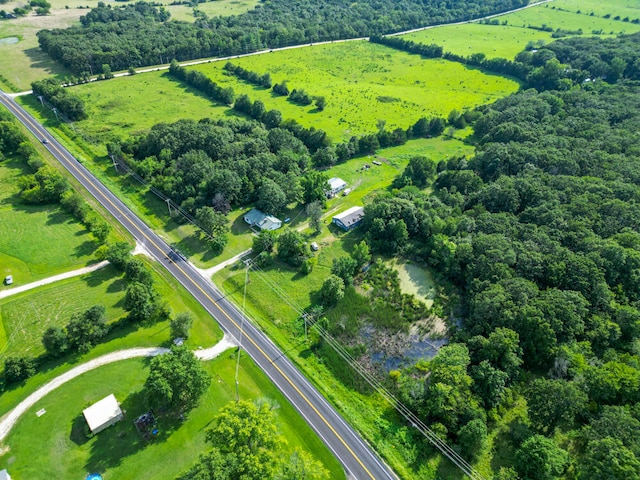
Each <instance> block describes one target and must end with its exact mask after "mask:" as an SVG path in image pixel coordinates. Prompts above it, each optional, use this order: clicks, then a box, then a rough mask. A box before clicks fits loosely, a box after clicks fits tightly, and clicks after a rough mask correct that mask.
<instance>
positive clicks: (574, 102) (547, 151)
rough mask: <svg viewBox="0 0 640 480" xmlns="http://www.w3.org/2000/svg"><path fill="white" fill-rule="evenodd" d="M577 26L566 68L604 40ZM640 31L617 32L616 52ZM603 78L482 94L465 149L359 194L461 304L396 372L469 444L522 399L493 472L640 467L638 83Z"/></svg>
mask: <svg viewBox="0 0 640 480" xmlns="http://www.w3.org/2000/svg"><path fill="white" fill-rule="evenodd" d="M565 42H566V41H563V42H562V43H561V44H560V45H558V44H557V43H556V44H552V45H550V46H549V48H547V51H549V52H555V51H564V50H563V49H565V48H566V46H565ZM568 42H569V45H580V46H581V48H582V50H583V51H582V52H580V53H578V52H577V51H574V52H572V53H571V54H570V55H569V54H567V56H566V57H563V61H567V62H569V63H567V64H566V68H564V67H563V72H564V73H563V74H562V75H561V76H563V78H567V79H568V80H570V78H569V76H570V75H571V74H570V72H571V71H572V70H577V69H583V68H584V66H583V64H582V63H581V62H582V61H583V59H584V58H595V56H596V55H599V53H598V52H602V54H603V55H604V50H602V51H601V50H600V49H601V48H602V40H601V39H591V40H588V39H573V40H570V41H568ZM633 42H635V45H636V48H635V49H632V48H631V47H630V45H632V44H634V43H633ZM638 43H640V36H637V35H635V36H628V37H621V38H619V39H617V40H616V39H610V40H609V39H608V40H607V42H605V44H607V45H608V47H610V49H611V54H610V55H609V58H608V59H607V60H606V62H605V63H607V65H608V66H609V68H611V66H612V64H613V65H615V63H616V62H614V61H613V58H616V57H618V58H622V56H624V53H623V52H625V51H627V50H629V54H630V57H629V59H631V58H633V55H634V54H635V52H637V51H638V48H637V46H638ZM592 44H593V46H594V52H590V51H589V47H590V46H591V45H592ZM576 50H577V49H576ZM530 54H531V57H532V58H536V55H538V54H539V55H541V56H540V57H538V59H537V60H536V62H538V63H537V65H538V66H534V69H533V70H532V72H533V71H535V69H536V68H542V69H543V70H544V69H545V68H547V71H548V72H550V73H551V74H552V75H553V74H554V73H555V70H554V69H549V68H548V66H547V65H548V62H549V61H552V62H553V61H554V60H555V61H558V60H557V59H556V58H555V56H554V57H553V58H551V57H549V56H548V55H549V54H548V53H542V54H540V51H538V52H530ZM572 55H573V56H575V58H576V59H577V60H576V62H577V63H576V65H573V64H572V63H571V61H572V58H573V57H572ZM545 56H546V59H545ZM629 59H627V60H626V61H627V62H629ZM603 61H604V60H603ZM532 62H533V60H532ZM627 65H629V63H627ZM624 71H625V72H626V71H627V70H626V68H625V70H624ZM565 74H566V75H567V77H564V75H565ZM625 75H626V73H625ZM540 78H541V79H542V80H544V79H545V75H544V73H542V75H541V76H540ZM605 78H606V80H607V81H608V82H611V81H612V78H610V77H608V76H605ZM552 79H553V77H552ZM608 82H605V81H601V80H596V81H592V82H586V83H585V82H576V83H574V82H573V81H572V82H571V85H572V88H566V89H564V88H565V87H564V84H563V83H558V84H555V85H557V86H560V87H561V89H553V88H550V87H552V85H554V83H553V82H550V83H548V84H546V87H548V88H546V89H545V88H542V89H541V90H545V91H541V92H538V91H536V90H533V89H530V90H525V91H522V92H520V93H518V94H515V95H512V96H509V97H507V98H504V99H502V100H499V101H498V102H496V103H494V104H492V105H489V106H483V107H480V108H479V109H478V110H477V114H478V116H477V117H476V118H475V120H473V127H474V132H475V135H476V137H477V138H478V139H479V145H478V147H477V148H476V153H475V155H474V156H473V157H472V158H471V159H467V158H462V157H453V158H450V159H447V160H443V161H441V162H439V163H438V164H437V165H434V166H433V167H432V168H429V167H427V166H426V165H424V164H423V163H424V162H422V161H419V160H412V161H411V162H410V163H409V166H408V167H407V169H406V170H405V172H404V173H403V174H402V175H401V176H400V178H398V180H397V181H396V183H395V187H396V188H395V190H393V191H391V192H388V193H382V194H379V195H378V196H376V197H374V198H373V200H372V201H370V202H369V203H367V204H366V205H365V217H364V221H363V229H364V230H365V232H366V238H367V241H368V243H369V245H370V247H371V249H372V251H373V252H375V253H380V254H385V255H396V254H398V253H402V254H403V255H405V256H407V257H409V258H412V259H413V260H414V261H417V262H421V263H424V264H427V265H429V266H431V267H432V268H433V269H434V270H435V271H437V272H438V274H440V275H442V276H443V278H445V279H446V280H447V281H448V282H449V283H450V284H451V285H452V286H453V287H454V288H453V290H452V293H451V295H452V299H453V300H452V301H451V304H450V305H449V308H452V309H453V312H454V313H453V316H454V317H455V318H456V319H459V322H458V327H457V328H456V329H455V330H454V333H453V337H452V343H451V344H449V345H448V346H446V347H444V348H442V349H440V351H439V353H438V355H437V356H436V357H435V358H433V360H431V361H424V362H419V363H418V364H416V365H415V366H412V367H409V368H406V369H402V370H401V371H398V372H395V373H394V374H393V375H391V377H390V378H389V379H388V381H389V382H390V383H391V388H393V389H395V392H397V395H398V396H399V397H400V398H401V399H402V401H403V402H404V403H405V404H406V405H408V406H409V407H410V408H411V409H412V410H413V411H414V412H416V413H418V414H419V415H420V417H421V418H422V419H423V420H424V421H426V422H427V423H428V424H429V425H430V426H431V428H432V429H433V430H434V431H435V432H436V433H438V434H439V435H441V436H442V437H443V438H445V437H446V438H448V439H449V441H450V442H452V443H454V444H455V445H457V446H458V448H459V449H460V450H459V451H460V452H461V453H462V454H463V455H464V456H466V457H467V458H469V459H471V460H474V459H476V458H478V457H479V456H480V455H482V454H483V452H486V450H485V449H486V446H487V438H488V434H489V432H490V431H491V429H492V428H496V427H497V425H498V424H499V422H497V418H499V417H500V416H501V415H502V414H504V413H505V412H507V411H511V412H518V411H520V413H519V414H518V415H517V416H516V418H514V420H513V421H512V422H511V423H510V425H509V426H508V428H507V429H506V430H503V431H502V433H501V435H503V436H504V441H505V442H506V445H509V448H512V449H513V451H514V452H515V455H513V456H512V457H510V459H509V460H507V461H504V462H503V463H501V464H500V465H501V466H502V469H501V471H500V472H496V473H497V474H499V476H500V477H499V478H511V479H522V480H533V479H548V480H553V479H558V478H565V477H566V476H572V477H571V478H574V477H573V476H575V478H579V479H587V478H588V479H596V480H604V479H625V478H638V476H639V475H640V457H638V455H639V454H640V443H639V442H638V438H640V437H638V436H637V435H636V433H637V432H638V428H639V427H640V409H639V406H640V396H639V394H638V392H640V388H639V387H640V367H639V365H640V357H639V350H638V345H639V344H640V309H639V305H640V304H639V303H638V302H639V301H640V283H639V282H638V281H637V278H638V272H640V234H639V233H638V232H639V231H640V215H639V214H638V208H637V205H638V202H640V169H639V168H638V165H640V150H639V149H638V145H639V144H640V136H639V133H638V132H640V113H639V112H640V86H638V85H637V83H635V82H632V81H628V80H625V79H624V78H623V77H619V78H618V81H617V83H615V84H611V83H608ZM426 186H432V188H433V194H428V193H426V192H425V191H424V188H425V187H426ZM454 292H455V293H454ZM349 301H350V302H351V304H353V305H355V304H357V302H356V301H355V300H354V299H353V297H350V299H349ZM331 318H332V317H329V319H330V320H331ZM335 321H337V320H335ZM330 327H331V328H334V329H335V331H339V328H338V326H337V325H334V326H332V325H330ZM522 400H526V405H527V406H526V409H524V410H522V408H516V405H517V404H518V402H521V401H522ZM629 428H631V431H633V432H634V433H632V434H630V433H628V432H630V430H629ZM418 445H420V443H418ZM430 452H431V450H430V449H429V448H428V447H420V446H418V449H417V450H414V451H413V453H412V455H413V456H412V458H413V459H414V461H416V462H422V461H427V459H428V458H429V456H430Z"/></svg>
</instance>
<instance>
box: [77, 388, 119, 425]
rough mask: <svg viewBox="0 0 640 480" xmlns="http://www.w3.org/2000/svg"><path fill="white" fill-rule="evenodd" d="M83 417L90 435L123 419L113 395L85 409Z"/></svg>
mask: <svg viewBox="0 0 640 480" xmlns="http://www.w3.org/2000/svg"><path fill="white" fill-rule="evenodd" d="M82 414H83V415H84V418H85V420H86V421H87V424H88V425H89V428H90V429H91V432H92V433H98V432H101V431H102V430H104V429H105V428H107V427H110V426H111V425H113V424H114V423H116V422H119V421H120V420H122V419H123V418H124V414H123V413H122V410H121V409H120V404H119V403H118V401H117V400H116V397H115V396H114V395H113V393H112V394H111V395H109V396H107V397H104V398H103V399H102V400H100V401H99V402H96V403H94V404H93V405H91V406H90V407H89V408H87V409H85V410H84V411H83V412H82Z"/></svg>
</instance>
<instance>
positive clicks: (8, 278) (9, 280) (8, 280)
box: [0, 275, 13, 480]
mask: <svg viewBox="0 0 640 480" xmlns="http://www.w3.org/2000/svg"><path fill="white" fill-rule="evenodd" d="M12 283H13V275H7V276H6V277H4V284H5V285H11V284H12ZM0 480H2V477H0Z"/></svg>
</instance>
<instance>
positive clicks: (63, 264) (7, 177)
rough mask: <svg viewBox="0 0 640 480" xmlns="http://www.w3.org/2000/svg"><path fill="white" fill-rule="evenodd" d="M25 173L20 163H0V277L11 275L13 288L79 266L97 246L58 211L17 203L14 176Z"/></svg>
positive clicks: (54, 208)
mask: <svg viewBox="0 0 640 480" xmlns="http://www.w3.org/2000/svg"><path fill="white" fill-rule="evenodd" d="M26 173H31V172H30V170H29V168H28V167H27V166H26V165H25V164H23V163H22V161H19V160H16V159H6V160H4V161H3V162H2V163H0V276H2V279H4V277H5V276H6V275H9V274H11V275H13V277H14V284H15V285H21V284H25V283H30V282H33V281H34V280H38V279H41V278H44V277H49V276H51V275H56V274H58V273H61V272H64V271H68V270H73V269H75V268H80V267H83V266H85V265H87V264H88V263H90V262H91V261H92V260H93V252H94V250H95V249H96V247H97V244H96V243H95V241H94V240H93V237H92V236H91V235H90V234H89V233H88V232H87V230H86V229H85V228H84V226H82V225H81V224H80V223H79V222H77V221H76V220H75V219H74V218H73V217H72V216H71V215H69V214H68V213H66V212H64V211H63V210H62V209H61V208H60V207H59V206H57V205H23V204H21V203H19V200H18V198H17V193H18V191H19V187H18V177H20V176H21V175H23V174H26ZM34 232H37V235H34ZM4 289H7V287H6V286H5V285H4V283H3V284H1V285H0V290H4Z"/></svg>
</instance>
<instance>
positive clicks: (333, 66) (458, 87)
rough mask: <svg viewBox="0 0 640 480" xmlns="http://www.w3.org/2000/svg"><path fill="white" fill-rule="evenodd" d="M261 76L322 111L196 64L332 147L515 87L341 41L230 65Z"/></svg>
mask: <svg viewBox="0 0 640 480" xmlns="http://www.w3.org/2000/svg"><path fill="white" fill-rule="evenodd" d="M233 63H234V64H237V65H240V66H242V67H244V68H246V69H248V70H252V71H255V72H258V73H260V74H262V73H265V72H269V73H270V74H271V78H272V80H273V82H274V83H280V82H282V81H286V82H287V85H288V86H289V89H290V90H291V89H293V88H297V89H303V90H305V91H306V92H307V93H309V94H310V95H312V96H324V97H325V98H326V100H327V106H326V108H325V109H324V111H322V112H319V111H317V110H316V109H315V107H314V106H312V105H310V106H306V107H301V106H298V105H295V104H293V103H291V102H289V101H287V99H286V98H285V97H277V96H274V95H273V94H272V92H271V90H267V89H264V88H260V87H255V86H253V85H250V84H248V83H246V82H244V81H241V80H238V79H237V78H235V77H233V76H229V75H226V74H225V72H224V71H223V70H222V67H223V66H224V63H223V62H213V63H206V64H201V65H197V66H194V67H190V68H194V69H197V70H200V71H202V72H204V73H206V74H207V75H208V76H209V77H211V78H212V79H213V80H214V81H215V82H217V83H218V84H219V85H221V86H223V87H227V86H231V87H232V88H233V89H234V91H235V92H236V94H241V93H246V94H247V95H249V97H250V98H251V99H252V100H262V101H263V102H264V104H265V105H266V107H267V109H271V108H276V109H278V110H280V111H281V112H282V115H283V117H284V118H285V119H286V118H293V119H296V120H297V121H299V122H300V123H301V124H303V125H305V126H307V127H309V126H314V127H316V128H320V129H322V130H325V131H326V132H327V133H328V134H329V136H330V137H331V138H332V139H333V140H334V141H342V140H345V139H348V138H349V137H351V136H352V135H360V134H364V133H371V132H375V131H376V129H377V127H376V125H377V122H378V120H384V121H386V125H387V128H388V129H393V128H397V127H401V128H407V127H409V126H410V125H412V124H413V123H415V121H416V120H418V118H420V117H422V116H427V117H431V116H434V115H441V116H446V115H447V114H448V113H449V112H450V111H451V110H453V109H454V108H455V109H459V110H461V109H463V108H472V107H474V106H476V105H480V104H485V103H491V102H493V101H495V100H497V99H498V98H501V97H503V96H505V95H508V94H509V93H513V92H515V91H516V90H517V89H518V87H519V85H518V83H516V82H515V81H513V80H510V79H507V78H505V77H500V76H497V75H487V74H485V73H483V72H481V71H479V70H474V69H468V68H465V67H464V66H463V65H460V64H458V63H455V62H448V61H444V60H425V59H423V58H421V57H420V56H419V55H410V54H407V53H404V52H400V51H397V50H394V49H391V48H388V47H385V46H383V45H376V44H371V43H369V42H364V41H363V42H347V43H335V44H328V45H314V46H312V47H306V48H299V49H292V50H285V51H280V52H273V53H269V54H265V55H256V56H252V57H246V58H241V59H236V60H233Z"/></svg>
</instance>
